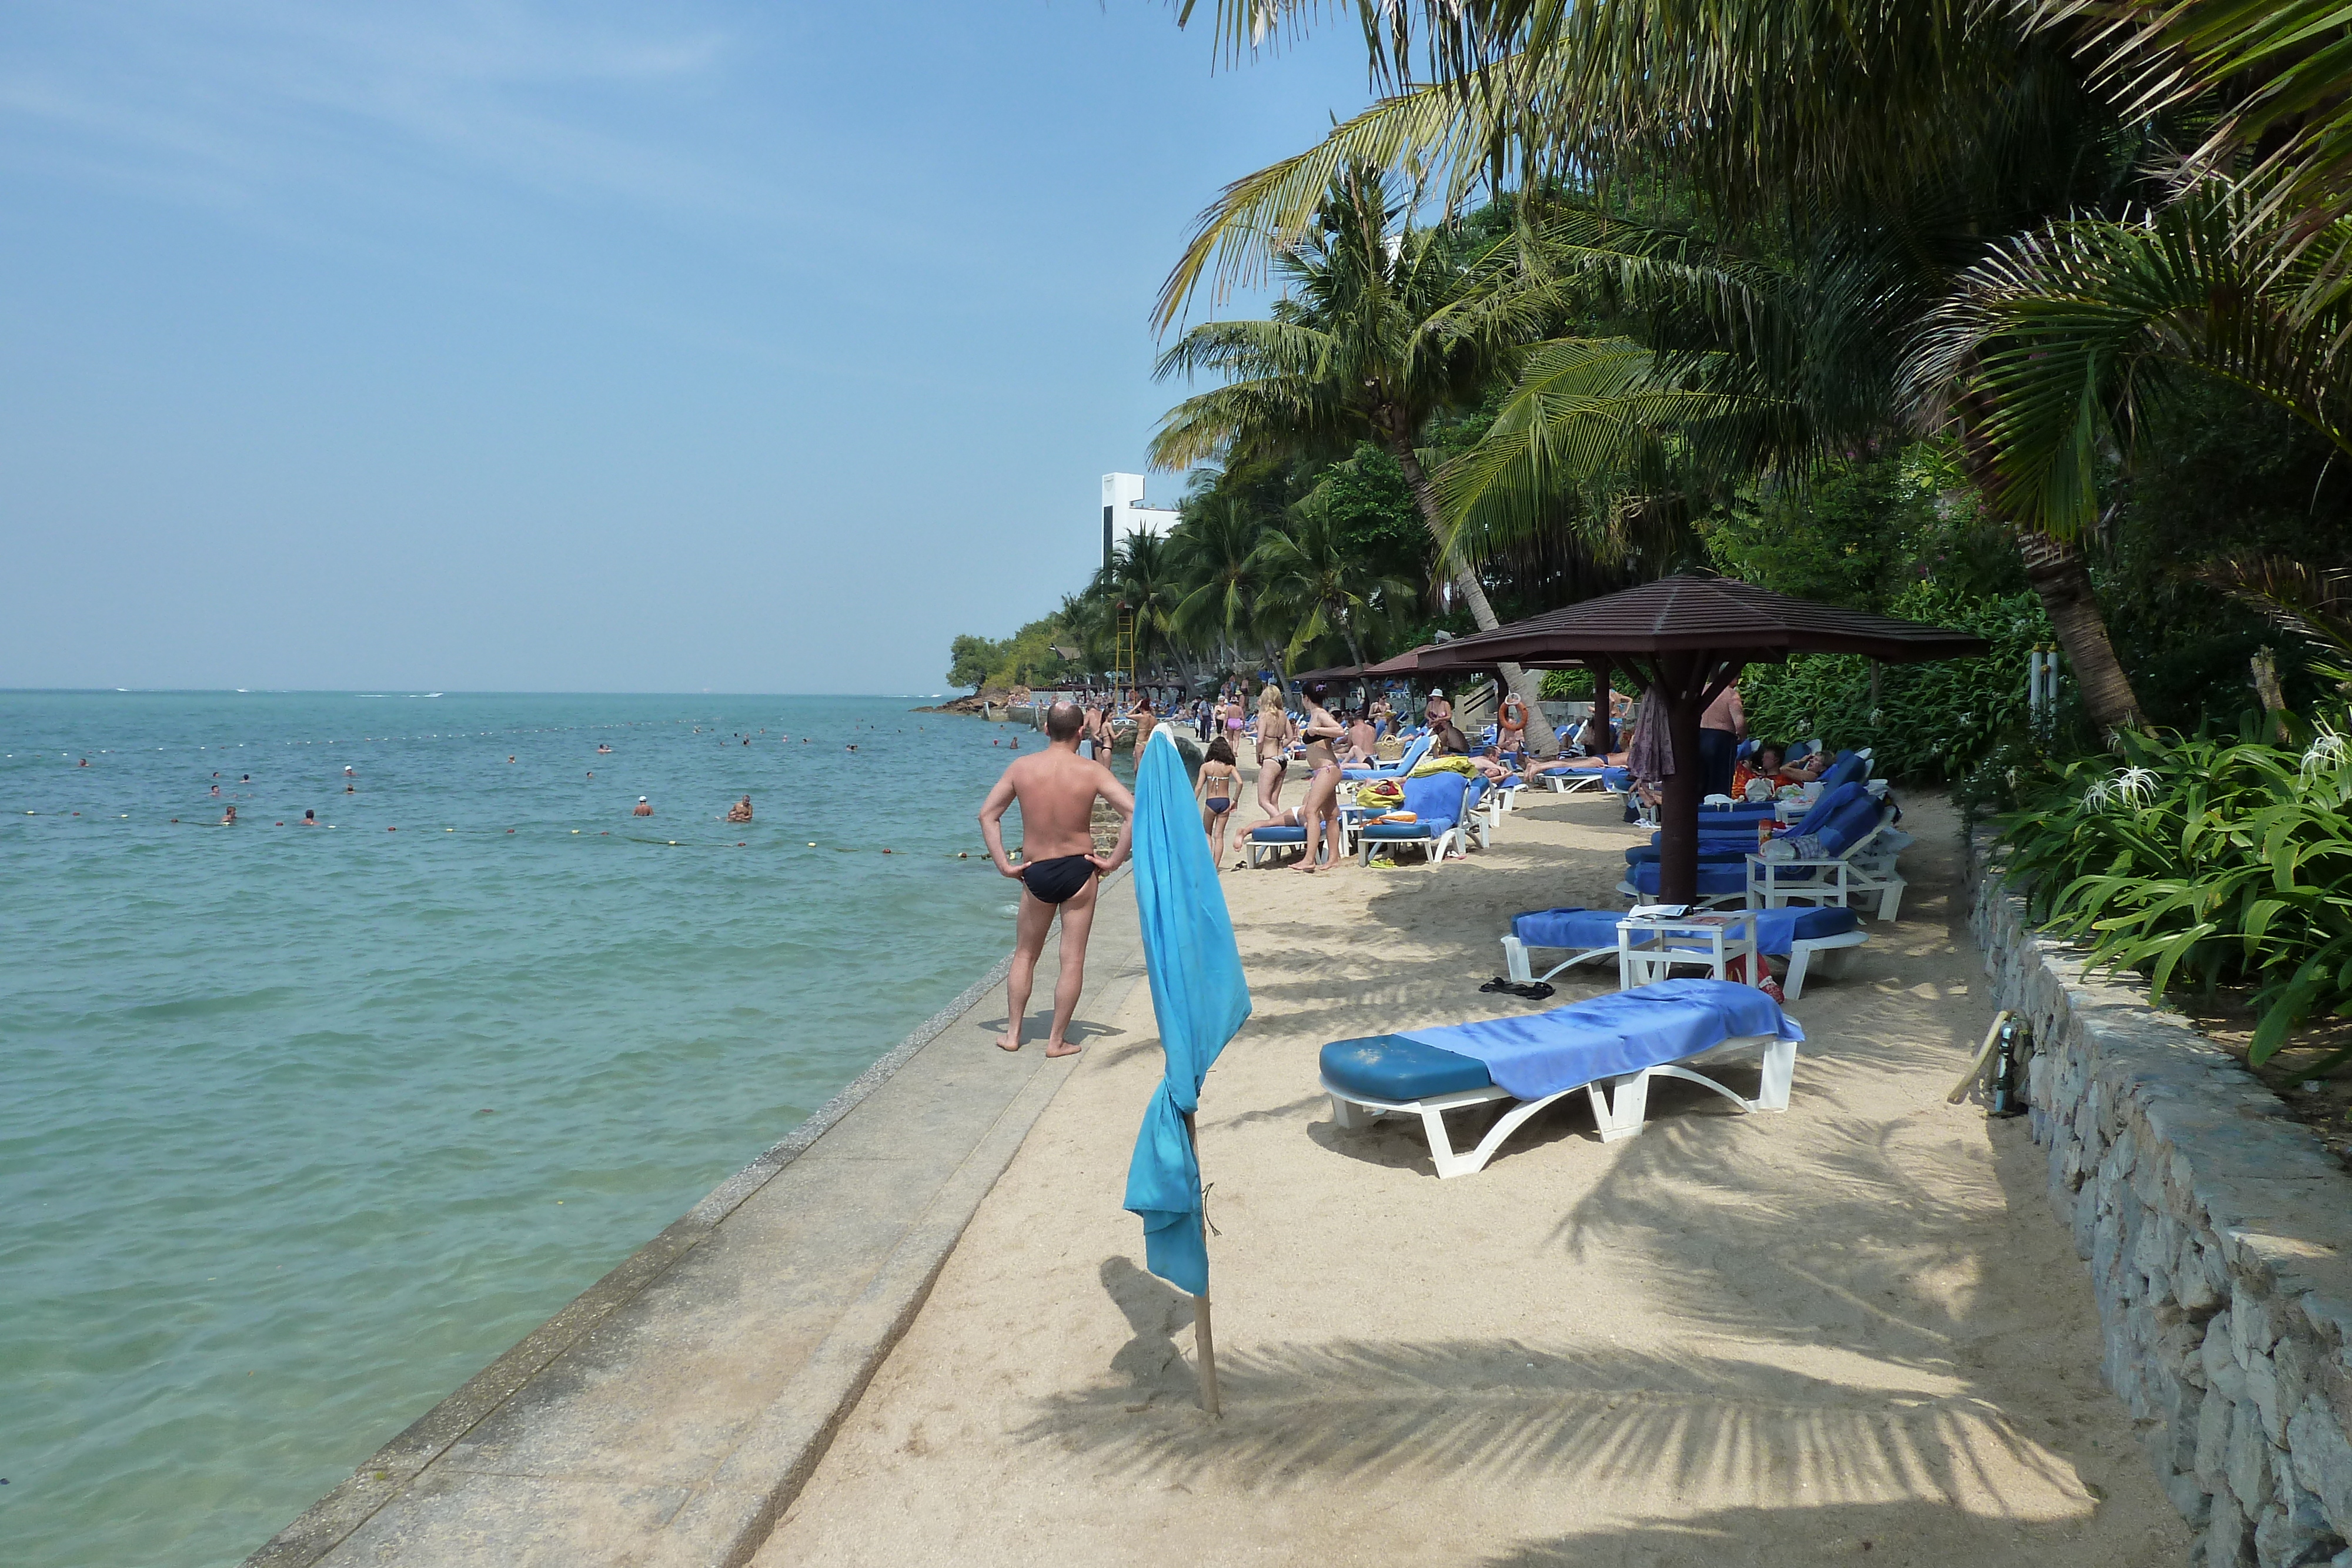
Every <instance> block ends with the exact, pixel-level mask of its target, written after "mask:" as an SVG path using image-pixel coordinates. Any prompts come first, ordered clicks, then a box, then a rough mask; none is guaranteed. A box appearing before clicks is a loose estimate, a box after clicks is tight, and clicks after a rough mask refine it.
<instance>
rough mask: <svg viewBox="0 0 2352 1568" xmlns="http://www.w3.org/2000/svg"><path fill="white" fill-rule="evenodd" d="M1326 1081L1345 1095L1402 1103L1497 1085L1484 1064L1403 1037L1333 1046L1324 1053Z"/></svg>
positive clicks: (1340, 1042)
mask: <svg viewBox="0 0 2352 1568" xmlns="http://www.w3.org/2000/svg"><path fill="white" fill-rule="evenodd" d="M1323 1080H1324V1082H1327V1083H1328V1084H1330V1085H1331V1086H1332V1087H1333V1088H1335V1089H1339V1090H1340V1091H1342V1092H1346V1093H1349V1094H1362V1095H1365V1096H1367V1097H1369V1098H1370V1099H1374V1100H1387V1101H1390V1102H1391V1103H1397V1104H1402V1103H1406V1102H1408V1101H1412V1100H1425V1099H1427V1098H1428V1097H1429V1096H1431V1095H1432V1094H1455V1093H1459V1092H1462V1091H1464V1090H1465V1089H1484V1088H1486V1087H1487V1086H1488V1085H1489V1084H1491V1083H1493V1082H1494V1080H1493V1079H1491V1078H1489V1077H1488V1076H1487V1075H1486V1063H1485V1062H1483V1061H1476V1060H1475V1059H1474V1058H1471V1057H1467V1056H1461V1055H1457V1054H1456V1053H1455V1052H1454V1051H1440V1050H1439V1049H1438V1048H1437V1047H1435V1046H1433V1045H1423V1044H1422V1043H1421V1042H1420V1041H1419V1040H1407V1039H1405V1037H1404V1036H1402V1035H1401V1034H1374V1035H1366V1036H1365V1037H1363V1038H1362V1039H1360V1040H1334V1041H1332V1042H1331V1043H1330V1044H1329V1045H1327V1046H1325V1047H1324V1048H1323Z"/></svg>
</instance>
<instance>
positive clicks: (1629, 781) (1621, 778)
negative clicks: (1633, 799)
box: [1601, 768, 1633, 795]
mask: <svg viewBox="0 0 2352 1568" xmlns="http://www.w3.org/2000/svg"><path fill="white" fill-rule="evenodd" d="M1601 788H1602V789H1612V790H1614V791H1616V792H1617V793H1618V794H1620V795H1622V794H1623V793H1624V792H1625V791H1626V790H1628V789H1632V788H1633V769H1632V768H1602V769H1601Z"/></svg>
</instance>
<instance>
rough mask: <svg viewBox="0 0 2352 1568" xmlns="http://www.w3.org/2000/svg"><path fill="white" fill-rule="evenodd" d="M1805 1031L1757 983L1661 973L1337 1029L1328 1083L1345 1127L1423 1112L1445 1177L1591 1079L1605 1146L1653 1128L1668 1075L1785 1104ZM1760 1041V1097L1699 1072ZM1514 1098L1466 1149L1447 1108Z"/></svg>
mask: <svg viewBox="0 0 2352 1568" xmlns="http://www.w3.org/2000/svg"><path fill="white" fill-rule="evenodd" d="M1804 1038H1805V1036H1804V1031H1803V1030H1801V1029H1799V1028H1798V1027H1797V1024H1796V1021H1795V1020H1794V1019H1790V1017H1789V1016H1788V1015H1787V1014H1786V1013H1784V1012H1782V1011H1781V1010H1780V1006H1779V1004H1778V1003H1776V1002H1774V1001H1773V1000H1772V998H1769V997H1768V996H1766V995H1765V994H1764V993H1763V992H1762V991H1759V990H1758V989H1757V988H1755V987H1753V986H1742V985H1735V984H1732V983H1730V982H1728V981H1724V980H1661V981H1659V982H1658V983H1657V984H1655V985H1650V986H1643V987H1642V988H1639V989H1637V990H1631V991H1614V992H1612V993H1610V994H1609V995H1607V996H1602V997H1594V998H1591V999H1590V1000H1587V1001H1581V1002H1571V1003H1570V1004H1569V1005H1568V1006H1566V1007H1562V1008H1554V1009H1551V1010H1550V1011H1549V1012H1543V1013H1536V1014H1533V1015H1531V1016H1521V1017H1518V1018H1507V1019H1489V1020H1486V1021H1485V1022H1480V1023H1466V1024H1454V1025H1450V1026H1447V1027H1444V1028H1439V1029H1427V1030H1407V1031H1405V1032H1404V1033H1402V1034H1382V1035H1372V1036H1370V1037H1367V1038H1364V1039H1359V1040H1335V1041H1333V1042H1332V1043H1331V1044H1329V1045H1327V1046H1325V1047H1324V1048H1323V1052H1322V1062H1321V1065H1322V1085H1323V1091H1324V1092H1325V1093H1327V1094H1328V1095H1330V1097H1331V1114H1332V1119H1333V1121H1334V1122H1335V1123H1337V1124H1338V1125H1339V1127H1341V1128H1342V1129H1346V1130H1350V1131H1352V1130H1355V1129H1358V1128H1361V1127H1364V1126H1367V1125H1369V1124H1370V1122H1371V1121H1372V1120H1373V1119H1374V1118H1376V1117H1380V1116H1407V1115H1410V1116H1418V1117H1420V1118H1421V1124H1422V1129H1423V1133H1424V1134H1426V1135H1427V1136H1428V1139H1429V1155H1430V1159H1431V1160H1432V1161H1433V1163H1434V1164H1435V1165H1436V1166H1437V1174H1438V1176H1441V1177H1452V1176H1468V1175H1470V1174H1471V1173H1472V1172H1474V1171H1477V1170H1480V1169H1483V1168H1484V1167H1485V1166H1486V1162H1487V1161H1488V1160H1490V1159H1492V1158H1494V1156H1495V1153H1496V1150H1497V1149H1499V1148H1501V1147H1502V1145H1503V1143H1504V1140H1506V1139H1507V1138H1508V1137H1509V1136H1510V1135H1511V1134H1513V1133H1515V1132H1517V1130H1518V1129H1519V1128H1520V1127H1521V1126H1524V1125H1525V1124H1527V1122H1528V1119H1529V1118H1531V1117H1533V1116H1534V1115H1536V1114H1537V1113H1538V1112H1540V1111H1542V1110H1543V1109H1544V1108H1545V1107H1546V1106H1548V1105H1549V1104H1551V1103H1552V1102H1553V1101H1555V1100H1558V1099H1560V1098H1561V1097H1562V1096H1564V1095H1569V1094H1573V1093H1575V1092H1577V1091H1578V1090H1582V1091H1584V1092H1585V1094H1586V1096H1587V1098H1588V1099H1589V1100H1590V1101H1591V1105H1592V1116H1593V1121H1594V1124H1596V1127H1597V1129H1598V1131H1599V1132H1600V1134H1601V1141H1602V1142H1604V1143H1615V1142H1616V1141H1617V1140H1619V1139H1621V1138H1630V1137H1632V1136H1633V1135H1634V1134H1637V1133H1639V1132H1640V1131H1641V1130H1642V1124H1643V1115H1644V1113H1646V1111H1647V1110H1648V1106H1649V1093H1650V1082H1651V1081H1652V1080H1653V1079H1656V1078H1679V1079H1682V1080H1683V1081H1685V1082H1690V1083H1696V1084H1699V1085H1701V1086H1702V1087H1705V1088H1706V1089H1710V1090H1713V1091H1714V1092H1716V1093H1717V1094H1720V1095H1722V1096H1723V1097H1724V1098H1725V1099H1727V1100H1728V1101H1730V1102H1731V1103H1733V1104H1735V1105H1737V1106H1738V1107H1739V1108H1740V1109H1741V1110H1742V1111H1785V1110H1787V1109H1788V1108H1789V1087H1790V1081H1791V1080H1792V1078H1793V1077H1794V1076H1795V1072H1796V1065H1797V1045H1798V1043H1799V1042H1800V1041H1801V1040H1803V1039H1804ZM1750 1050H1760V1051H1762V1053H1763V1073H1762V1078H1761V1082H1759V1085H1758V1088H1757V1092H1756V1097H1755V1098H1754V1099H1749V1098H1748V1097H1747V1096H1745V1095H1742V1094H1740V1093H1738V1092H1736V1091H1734V1090H1732V1089H1730V1088H1727V1087H1726V1086H1725V1085H1724V1084H1722V1083H1720V1082H1717V1081H1716V1080H1715V1079H1712V1078H1709V1077H1707V1076H1706V1075H1705V1074H1703V1073H1701V1072H1699V1071H1696V1064H1698V1063H1702V1062H1705V1063H1709V1064H1712V1062H1713V1061H1715V1060H1717V1059H1719V1058H1722V1057H1725V1056H1728V1055H1730V1054H1732V1053H1734V1052H1743V1051H1750ZM1512 1101H1516V1102H1517V1103H1516V1104H1512V1105H1510V1106H1509V1108H1508V1109H1507V1110H1506V1111H1505V1112H1504V1113H1503V1114H1502V1115H1501V1116H1499V1117H1497V1118H1496V1121H1495V1124H1494V1125H1492V1126H1491V1127H1489V1128H1487V1129H1486V1135H1485V1136H1484V1137H1482V1138H1481V1139H1480V1140H1479V1141H1478V1143H1477V1144H1476V1145H1475V1146H1474V1147H1472V1148H1469V1149H1466V1150H1464V1151H1462V1152H1461V1153H1458V1154H1457V1153H1455V1152H1454V1144H1453V1140H1452V1139H1451V1138H1450V1137H1449V1136H1448V1135H1447V1134H1446V1130H1445V1120H1444V1117H1445V1113H1446V1112H1448V1111H1458V1110H1463V1109H1465V1108H1467V1107H1470V1106H1474V1105H1487V1104H1493V1103H1497V1102H1512Z"/></svg>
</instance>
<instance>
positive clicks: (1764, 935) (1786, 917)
mask: <svg viewBox="0 0 2352 1568" xmlns="http://www.w3.org/2000/svg"><path fill="white" fill-rule="evenodd" d="M1743 885H1744V884H1743ZM1624 917H1625V915H1624V911H1622V910H1618V909H1538V910H1536V911H1534V912H1532V913H1530V914H1527V915H1519V916H1517V917H1516V918H1515V919H1513V920H1512V922H1511V935H1512V936H1516V937H1517V938H1518V939H1519V940H1520V941H1521V942H1523V943H1525V944H1527V945H1528V946H1530V947H1562V948H1569V949H1573V950H1578V951H1582V950H1586V949H1590V948H1594V947H1614V946H1616V945H1617V922H1619V921H1620V920H1622V919H1623V918H1624ZM1861 924H1862V916H1861V915H1856V914H1855V913H1854V912H1853V910H1851V909H1849V908H1846V907H1845V906H1843V905H1842V904H1841V905H1835V906H1832V907H1831V908H1828V909H1807V908H1803V907H1800V906H1791V907H1790V908H1787V909H1759V910H1758V911H1756V939H1757V941H1758V942H1759V944H1761V945H1762V946H1763V949H1764V951H1765V952H1767V953H1769V954H1770V955H1772V956H1774V957H1778V958H1785V957H1787V956H1789V945H1790V942H1792V941H1802V942H1812V941H1817V940H1819V939H1820V938H1822V937H1823V936H1843V934H1844V933H1846V932H1848V931H1852V930H1853V929H1854V928H1855V927H1856V926H1858V925H1861Z"/></svg>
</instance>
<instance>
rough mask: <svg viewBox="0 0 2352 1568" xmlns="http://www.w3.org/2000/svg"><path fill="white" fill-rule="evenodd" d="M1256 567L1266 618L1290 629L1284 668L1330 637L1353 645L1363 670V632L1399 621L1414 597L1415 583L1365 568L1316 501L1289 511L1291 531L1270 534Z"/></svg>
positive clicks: (1353, 653)
mask: <svg viewBox="0 0 2352 1568" xmlns="http://www.w3.org/2000/svg"><path fill="white" fill-rule="evenodd" d="M1256 565H1257V567H1258V570H1260V571H1261V572H1263V573H1264V576H1265V590H1264V596H1263V599H1262V601H1261V602H1262V603H1263V605H1264V608H1265V613H1266V614H1267V615H1268V616H1269V617H1270V618H1276V619H1278V620H1279V621H1280V622H1284V623H1286V624H1287V625H1289V626H1290V627H1291V633H1290V642H1289V645H1288V646H1287V648H1286V649H1285V650H1284V659H1285V662H1286V664H1297V662H1298V657H1299V655H1300V654H1301V653H1304V652H1305V651H1306V650H1307V649H1308V648H1309V647H1312V646H1313V645H1314V644H1315V643H1318V642H1320V641H1321V640H1322V639H1324V638H1326V637H1330V636H1337V637H1338V638H1339V640H1340V641H1341V642H1342V643H1346V644H1347V648H1348V656H1349V661H1350V662H1351V663H1354V664H1363V663H1365V662H1366V660H1365V658H1364V634H1365V632H1367V631H1368V630H1370V629H1373V628H1375V627H1377V626H1379V625H1380V624H1381V623H1382V622H1388V621H1392V620H1395V619H1396V618H1397V617H1398V615H1399V612H1402V611H1403V610H1405V609H1407V608H1409V607H1410V606H1411V605H1412V601H1413V598H1414V595H1413V591H1412V584H1411V583H1409V582H1404V581H1402V580H1399V579H1396V578H1392V577H1382V576H1381V575H1380V574H1379V572H1377V571H1376V570H1373V569H1371V568H1370V567H1369V566H1367V565H1366V564H1365V561H1364V557H1363V553H1362V552H1361V551H1360V550H1358V549H1355V548H1354V547H1353V546H1352V544H1351V543H1350V542H1349V539H1348V538H1347V536H1346V534H1345V532H1344V531H1343V530H1342V529H1341V528H1340V527H1339V524H1338V523H1337V521H1335V520H1334V519H1333V517H1332V516H1331V513H1330V510H1329V508H1328V507H1326V506H1324V505H1323V504H1322V503H1321V502H1320V501H1319V500H1318V497H1317V496H1316V495H1313V494H1310V495H1308V496H1307V498H1306V499H1305V500H1302V501H1301V502H1299V503H1298V505H1297V506H1296V507H1292V508H1291V521H1290V523H1289V525H1288V526H1287V527H1286V528H1268V529H1267V530H1265V537H1264V538H1263V539H1261V540H1260V541H1259V544H1258V547H1257V553H1256Z"/></svg>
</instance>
